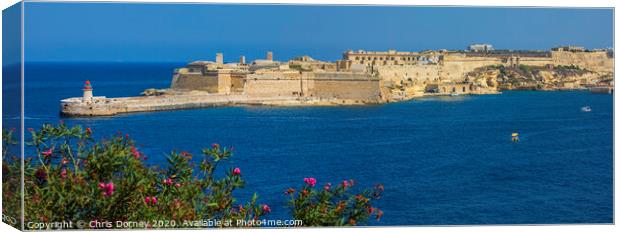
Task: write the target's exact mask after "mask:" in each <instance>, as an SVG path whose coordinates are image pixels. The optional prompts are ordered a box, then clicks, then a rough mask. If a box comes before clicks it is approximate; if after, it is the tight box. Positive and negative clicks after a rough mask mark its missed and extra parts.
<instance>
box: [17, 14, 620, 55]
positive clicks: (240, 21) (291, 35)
mask: <svg viewBox="0 0 620 232" xmlns="http://www.w3.org/2000/svg"><path fill="white" fill-rule="evenodd" d="M25 5H26V6H25V18H26V19H25V27H26V29H25V59H26V61H121V62H123V61H125V62H141V61H144V62H160V61H165V62H167V61H172V62H177V61H178V62H188V61H192V60H199V59H202V60H213V59H214V56H215V53H216V52H223V53H224V60H225V61H227V62H234V61H237V60H238V57H239V56H240V55H245V56H246V57H247V59H248V60H253V59H257V58H262V57H263V56H264V53H265V52H266V51H269V50H271V51H273V52H274V58H275V59H278V60H286V59H290V58H292V57H295V56H299V55H310V56H312V57H314V58H318V59H322V60H337V59H339V58H340V57H341V56H342V55H341V54H342V52H343V51H345V50H346V49H366V50H387V49H397V50H406V51H419V50H426V49H442V48H445V49H463V48H465V47H466V46H467V45H468V44H470V43H478V42H483V43H491V44H493V45H494V46H495V47H496V48H503V49H549V48H551V47H554V46H558V45H568V44H571V45H582V46H585V47H587V48H600V47H611V46H612V45H613V43H612V41H613V10H612V9H576V8H561V9H557V8H556V9H553V8H463V7H368V6H292V5H212V4H137V3H133V4H127V3H124V4H123V3H41V2H38V3H37V2H29V3H26V4H25Z"/></svg>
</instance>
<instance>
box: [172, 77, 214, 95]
mask: <svg viewBox="0 0 620 232" xmlns="http://www.w3.org/2000/svg"><path fill="white" fill-rule="evenodd" d="M170 88H172V89H178V90H201V91H207V92H209V93H217V92H218V78H217V77H215V76H213V77H212V76H203V75H201V74H194V73H192V74H176V75H174V77H173V78H172V84H171V86H170Z"/></svg>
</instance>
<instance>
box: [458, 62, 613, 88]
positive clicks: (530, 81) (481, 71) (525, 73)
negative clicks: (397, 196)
mask: <svg viewBox="0 0 620 232" xmlns="http://www.w3.org/2000/svg"><path fill="white" fill-rule="evenodd" d="M467 77H468V78H470V79H475V80H476V81H481V82H486V83H488V85H489V86H495V87H497V88H499V89H500V90H504V89H537V90H554V89H564V88H566V89H574V88H581V87H584V86H585V85H596V84H600V83H603V82H605V81H607V80H608V79H609V75H607V74H604V73H598V72H593V71H590V70H587V69H583V68H580V67H579V66H575V65H568V66H563V65H556V66H530V65H518V66H504V65H492V66H486V67H481V68H478V69H476V70H474V71H472V72H470V73H468V74H467Z"/></svg>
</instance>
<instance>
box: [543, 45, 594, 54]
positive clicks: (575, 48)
mask: <svg viewBox="0 0 620 232" xmlns="http://www.w3.org/2000/svg"><path fill="white" fill-rule="evenodd" d="M551 51H559V52H585V51H586V48H584V47H580V46H570V45H569V46H560V47H556V48H552V49H551Z"/></svg>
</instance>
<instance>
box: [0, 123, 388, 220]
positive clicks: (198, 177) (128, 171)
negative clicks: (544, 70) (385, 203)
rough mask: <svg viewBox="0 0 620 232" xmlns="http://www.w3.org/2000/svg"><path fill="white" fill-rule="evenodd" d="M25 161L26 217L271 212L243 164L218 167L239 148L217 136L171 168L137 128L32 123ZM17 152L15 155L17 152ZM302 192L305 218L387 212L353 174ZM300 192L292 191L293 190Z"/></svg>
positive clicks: (9, 170)
mask: <svg viewBox="0 0 620 232" xmlns="http://www.w3.org/2000/svg"><path fill="white" fill-rule="evenodd" d="M28 131H29V133H30V136H27V137H29V139H27V143H26V145H27V149H26V152H31V153H32V154H30V155H28V154H27V155H26V157H29V158H27V159H26V160H25V161H24V162H25V167H24V177H25V180H24V198H25V213H24V214H25V221H26V222H29V221H34V222H44V223H45V222H59V221H74V222H75V221H87V222H88V221H93V220H94V221H98V222H99V221H101V222H115V221H147V222H148V221H165V222H166V224H165V225H159V226H165V227H183V226H186V225H184V224H181V222H183V221H200V220H219V221H231V222H232V224H230V225H222V226H247V225H245V224H241V225H239V224H236V222H237V220H245V221H250V220H261V219H264V218H265V216H266V215H267V214H269V213H270V212H271V208H270V207H269V206H268V205H266V204H259V203H258V197H257V195H256V194H254V196H253V197H252V199H251V200H249V201H248V202H244V203H240V202H238V201H237V199H235V198H234V197H233V192H234V191H235V190H237V189H240V188H243V187H244V184H245V182H244V180H243V178H242V176H243V175H242V172H241V170H240V169H239V168H232V169H230V170H226V171H225V172H224V173H222V172H221V171H216V170H217V168H218V166H219V165H221V163H222V162H225V161H226V160H227V159H229V158H230V157H231V156H232V154H233V153H232V149H229V148H227V147H223V146H220V145H219V144H212V145H211V146H210V147H208V148H205V149H203V150H202V152H201V153H200V154H191V153H189V152H171V153H170V154H169V155H168V156H167V165H164V167H163V168H160V167H158V166H149V165H147V164H146V163H145V162H144V161H145V160H146V159H147V156H146V154H144V153H143V152H142V151H141V150H140V148H139V147H138V146H137V144H136V142H135V141H134V140H133V139H131V138H130V136H129V135H124V136H123V135H122V134H120V133H118V134H116V135H114V136H111V137H109V138H106V139H103V140H101V141H95V139H93V133H94V132H93V131H92V130H91V129H90V128H85V129H84V128H82V127H81V126H68V125H66V124H65V123H62V122H61V123H60V124H58V125H56V126H54V125H51V124H44V125H43V126H42V127H41V128H40V129H38V130H35V129H28ZM2 135H3V152H6V153H3V162H4V163H3V166H2V167H3V174H4V176H3V177H4V178H3V180H2V184H3V186H2V188H3V192H4V194H3V204H4V207H3V210H4V209H7V208H19V204H20V202H19V200H20V199H19V197H15V196H8V195H7V194H9V195H10V194H15V193H17V191H19V189H20V178H19V176H20V172H21V167H20V162H19V159H18V158H16V157H15V155H14V154H10V149H9V147H10V146H11V145H12V144H15V141H14V140H13V139H12V132H11V131H4V130H3V134H2ZM10 157H13V158H10ZM306 183H307V184H306V186H304V187H302V188H301V189H300V190H299V193H298V194H294V190H292V189H289V190H288V191H287V193H288V195H289V196H290V197H291V206H292V213H293V218H294V219H301V220H304V221H303V225H304V226H328V225H329V226H339V225H356V224H359V223H364V222H366V221H367V220H368V218H369V217H370V216H372V215H375V217H376V218H377V219H378V218H379V217H381V214H382V212H381V211H379V210H377V209H375V208H373V207H372V206H371V205H370V202H371V201H372V200H376V199H378V198H379V197H380V194H381V193H380V192H381V191H382V190H383V187H382V186H380V185H378V186H376V187H375V188H374V189H373V190H366V191H363V192H362V193H359V194H353V193H350V192H351V191H350V188H351V187H352V185H353V182H352V181H345V182H343V183H342V184H340V185H338V186H335V187H334V188H333V189H330V187H327V185H326V187H325V188H323V190H322V191H319V190H316V189H314V184H312V185H310V184H308V182H306ZM291 190H292V191H293V192H289V191H291Z"/></svg>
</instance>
